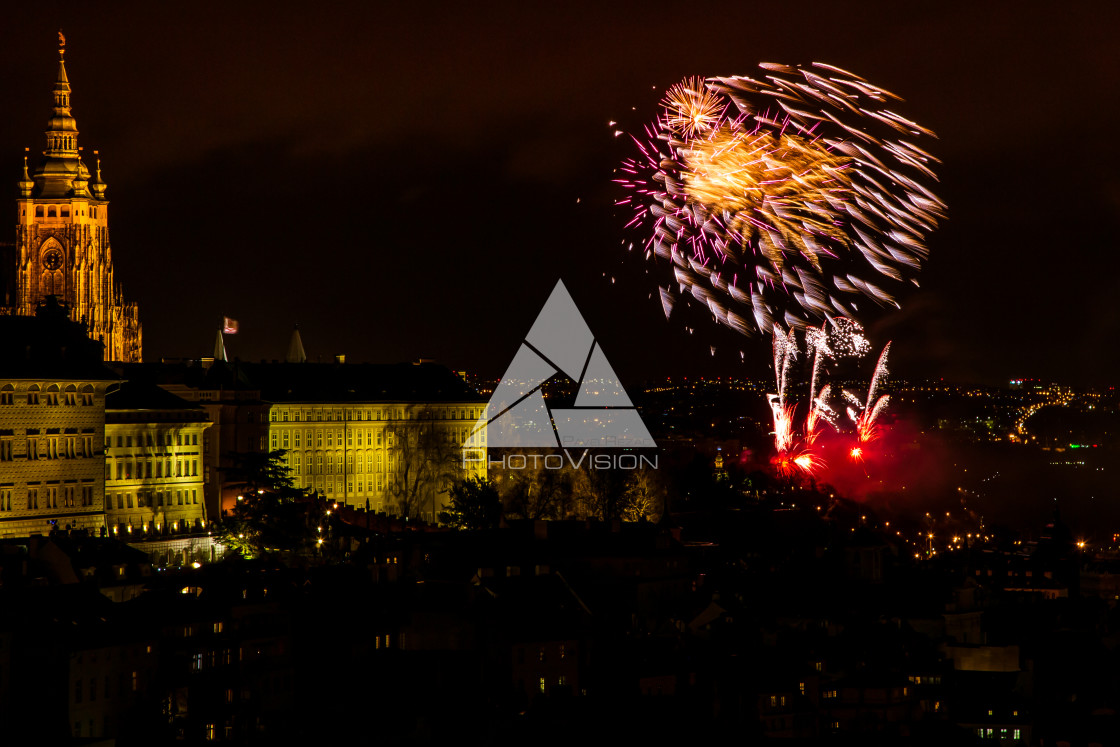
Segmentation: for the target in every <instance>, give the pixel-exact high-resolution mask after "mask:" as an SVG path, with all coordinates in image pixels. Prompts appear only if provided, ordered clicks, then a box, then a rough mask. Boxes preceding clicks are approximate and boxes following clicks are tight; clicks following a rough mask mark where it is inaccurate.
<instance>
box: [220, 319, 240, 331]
mask: <svg viewBox="0 0 1120 747" xmlns="http://www.w3.org/2000/svg"><path fill="white" fill-rule="evenodd" d="M222 318H223V319H224V320H225V321H224V322H223V323H222V332H224V333H225V334H227V335H236V334H237V320H236V319H230V318H229V317H228V316H226V317H222Z"/></svg>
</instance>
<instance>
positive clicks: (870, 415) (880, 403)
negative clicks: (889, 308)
mask: <svg viewBox="0 0 1120 747" xmlns="http://www.w3.org/2000/svg"><path fill="white" fill-rule="evenodd" d="M890 349H891V344H890V343H889V342H888V343H887V344H886V347H884V348H883V352H882V353H880V355H879V362H878V363H877V364H876V365H875V372H874V373H873V374H872V376H871V383H870V384H869V385H868V388H867V399H866V400H865V401H863V402H860V400H859V398H858V397H856V396H855V395H854V394H852V393H851V392H848V391H845V392H844V397H845V399H847V400H848V401H849V402H851V403H852V404H853V405H854V406H853V407H849V408H848V417H849V418H851V420H852V422H853V423H855V426H856V439H857V441H858V442H859V444H858V445H857V446H856V447H855V449H853V452H852V456H853V457H855V458H859V457H860V456H862V446H863V445H865V444H869V443H871V442H872V441H874V440H876V439H877V438H879V426H878V421H879V415H881V414H882V412H883V410H884V409H886V407H887V403H888V402H890V399H891V396H890V395H889V394H884V395H883V396H882V397H878V398H876V395H877V394H878V393H879V391H878V390H879V385H880V384H881V383H882V381H883V379H885V378H886V377H887V373H888V372H887V354H888V353H889V352H890ZM856 450H859V451H860V454H859V455H857V454H856V453H855V451H856Z"/></svg>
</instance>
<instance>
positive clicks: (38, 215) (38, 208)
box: [35, 205, 43, 218]
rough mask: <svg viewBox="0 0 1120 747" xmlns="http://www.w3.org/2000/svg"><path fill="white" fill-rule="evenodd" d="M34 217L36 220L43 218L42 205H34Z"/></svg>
mask: <svg viewBox="0 0 1120 747" xmlns="http://www.w3.org/2000/svg"><path fill="white" fill-rule="evenodd" d="M35 217H36V218H42V217H43V206H42V205H36V206H35Z"/></svg>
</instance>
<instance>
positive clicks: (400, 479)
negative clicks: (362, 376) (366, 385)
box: [386, 407, 463, 521]
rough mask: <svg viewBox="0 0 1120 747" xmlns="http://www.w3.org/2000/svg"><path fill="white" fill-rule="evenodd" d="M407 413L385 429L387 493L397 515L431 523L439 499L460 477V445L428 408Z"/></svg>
mask: <svg viewBox="0 0 1120 747" xmlns="http://www.w3.org/2000/svg"><path fill="white" fill-rule="evenodd" d="M408 414H409V415H410V417H408V418H406V419H404V420H397V421H395V422H394V423H392V424H391V425H389V427H388V428H387V429H386V430H387V433H388V438H389V447H390V448H389V466H390V472H389V491H390V494H391V495H392V496H393V498H394V499H395V501H396V503H397V512H398V514H399V515H400V516H402V517H404V518H406V519H408V518H422V519H426V520H429V521H434V520H435V517H436V515H437V514H438V512H439V509H440V504H441V503H442V502H443V501H442V500H441V499H440V498H439V496H441V495H443V496H446V495H447V494H448V493H449V491H450V489H451V486H452V485H453V484H454V483H455V482H457V481H459V480H461V479H462V478H463V470H462V462H461V459H460V446H459V444H458V443H457V441H456V433H455V431H453V430H452V429H449V428H445V427H441V426H440V424H439V423H438V422H437V421H436V420H435V418H434V414H435V413H434V411H433V410H432V409H430V408H427V407H425V408H423V409H420V410H415V411H412V412H409V413H408ZM413 416H414V417H413Z"/></svg>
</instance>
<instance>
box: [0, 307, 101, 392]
mask: <svg viewBox="0 0 1120 747" xmlns="http://www.w3.org/2000/svg"><path fill="white" fill-rule="evenodd" d="M51 298H52V299H53V296H52V297H51ZM66 314H67V312H66V307H64V306H61V305H59V304H57V303H54V304H53V305H52V304H50V303H48V304H47V305H45V306H43V307H41V308H40V310H39V313H38V315H36V316H33V317H31V316H0V379H46V378H51V379H78V380H81V379H85V380H88V381H106V380H112V379H116V378H117V375H116V374H115V373H113V371H111V370H110V369H108V368H106V366H105V364H104V363H103V362H102V356H103V350H104V346H103V345H102V344H101V343H100V342H97V341H95V340H91V339H90V338H89V337H87V336H86V332H85V327H84V326H83V325H82V324H81V323H79V322H72V321H70V320H69V319H68V318H67V316H66Z"/></svg>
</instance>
